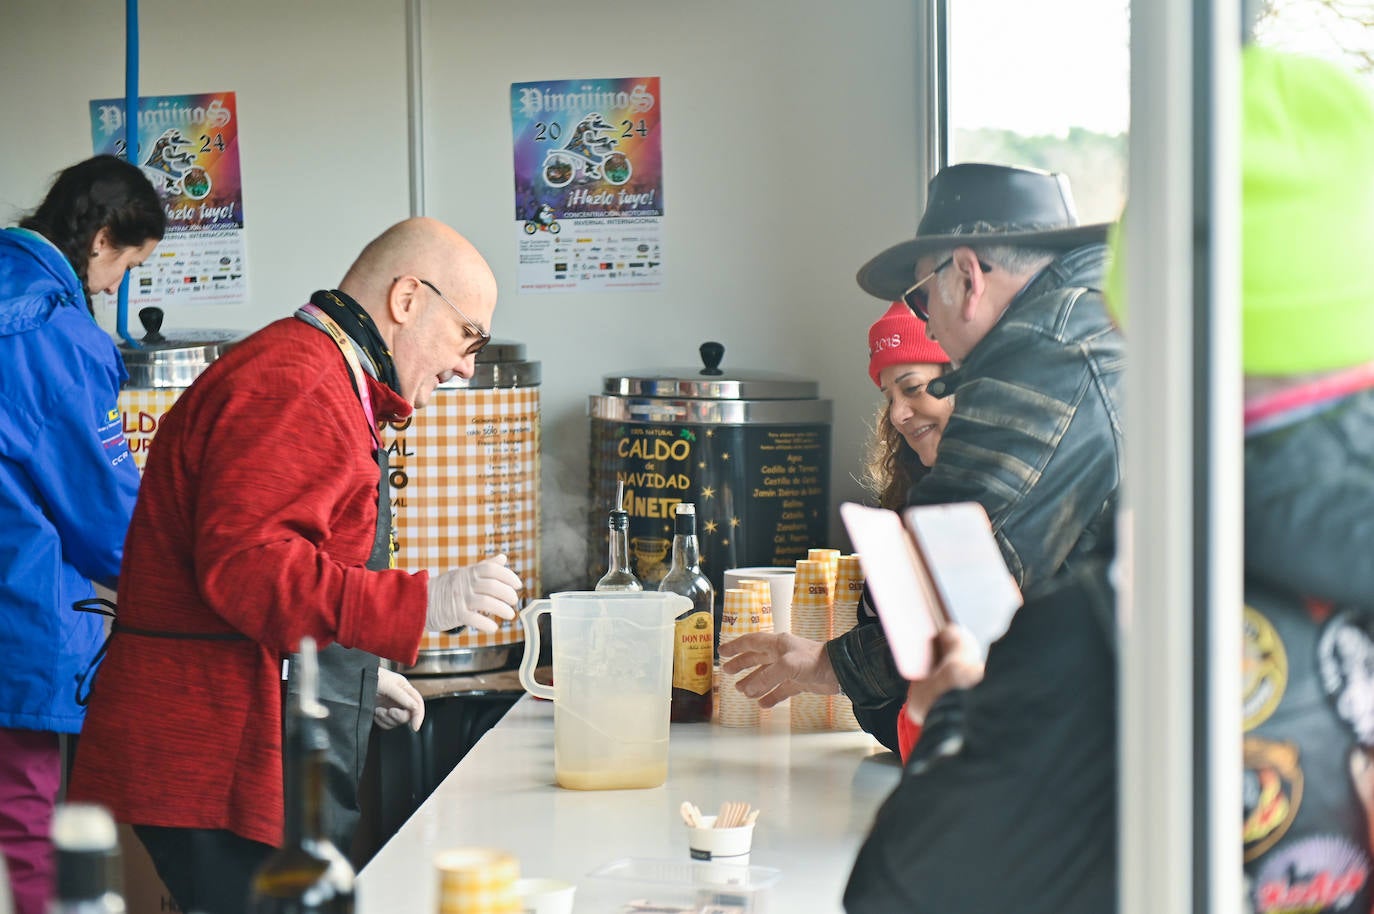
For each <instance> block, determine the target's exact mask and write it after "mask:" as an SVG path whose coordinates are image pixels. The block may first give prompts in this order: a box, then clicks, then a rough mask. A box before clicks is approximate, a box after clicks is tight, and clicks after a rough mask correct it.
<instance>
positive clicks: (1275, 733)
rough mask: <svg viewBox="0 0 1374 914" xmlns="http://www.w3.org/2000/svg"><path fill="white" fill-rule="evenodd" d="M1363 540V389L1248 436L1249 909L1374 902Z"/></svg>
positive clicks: (1371, 518) (1372, 429)
mask: <svg viewBox="0 0 1374 914" xmlns="http://www.w3.org/2000/svg"><path fill="white" fill-rule="evenodd" d="M1371 542H1374V390H1365V391H1362V392H1360V393H1356V394H1353V395H1351V396H1349V397H1346V398H1344V399H1342V400H1340V401H1338V402H1336V403H1333V404H1329V405H1327V406H1326V407H1325V408H1323V409H1319V410H1318V411H1316V412H1315V413H1312V414H1310V415H1305V416H1302V415H1299V416H1298V417H1297V418H1296V421H1291V422H1288V423H1287V424H1285V425H1283V426H1282V427H1280V428H1278V429H1274V430H1270V431H1268V432H1264V433H1260V434H1252V435H1249V436H1248V437H1247V439H1246V443H1245V604H1246V606H1245V620H1244V621H1245V625H1244V628H1245V642H1244V644H1245V666H1244V672H1245V688H1244V693H1243V696H1242V697H1243V700H1244V727H1245V782H1244V788H1245V794H1244V799H1245V827H1244V839H1245V871H1246V875H1247V876H1248V877H1249V883H1250V893H1251V901H1252V904H1253V906H1254V907H1253V909H1254V910H1256V911H1268V910H1279V909H1283V907H1284V905H1285V904H1287V903H1289V902H1291V899H1292V898H1295V897H1299V898H1304V899H1307V900H1306V901H1305V902H1304V904H1306V905H1310V909H1311V910H1318V909H1320V910H1323V911H1327V910H1330V911H1335V910H1342V911H1345V910H1349V911H1367V910H1369V907H1370V903H1371V900H1374V898H1372V897H1371V896H1372V895H1374V893H1372V892H1371V884H1372V883H1374V880H1371V878H1370V876H1371V870H1374V859H1371V848H1370V840H1371V839H1370V830H1371V822H1370V820H1371V814H1374V659H1371V658H1374V562H1371V561H1370V559H1369V551H1370V543H1371ZM1362 797H1363V799H1362ZM1286 900H1287V901H1286Z"/></svg>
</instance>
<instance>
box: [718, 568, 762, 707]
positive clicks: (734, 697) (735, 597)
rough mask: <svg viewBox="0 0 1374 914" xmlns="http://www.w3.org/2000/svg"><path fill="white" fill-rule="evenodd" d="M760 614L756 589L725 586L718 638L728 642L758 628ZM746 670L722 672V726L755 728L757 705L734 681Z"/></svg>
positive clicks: (760, 609)
mask: <svg viewBox="0 0 1374 914" xmlns="http://www.w3.org/2000/svg"><path fill="white" fill-rule="evenodd" d="M762 619H763V613H762V608H761V604H760V601H759V595H758V592H757V591H755V590H752V589H745V588H742V587H727V588H726V589H725V608H724V610H723V611H722V613H721V617H720V640H721V641H722V642H724V641H730V640H733V639H735V638H738V637H739V636H740V635H747V634H750V633H751V632H756V631H761V629H760V627H759V626H760V625H761V623H762ZM747 675H749V671H748V670H745V671H744V672H742V673H726V672H725V671H723V670H722V671H721V683H720V724H721V726H723V727H757V726H758V725H759V704H758V702H756V701H755V700H754V699H752V698H748V697H746V696H745V695H743V694H741V692H740V691H739V689H737V688H735V683H736V682H738V681H739V680H740V679H742V678H744V677H745V676H747Z"/></svg>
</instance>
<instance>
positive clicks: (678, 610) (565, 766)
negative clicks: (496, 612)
mask: <svg viewBox="0 0 1374 914" xmlns="http://www.w3.org/2000/svg"><path fill="white" fill-rule="evenodd" d="M539 603H540V605H536V604H531V605H529V606H527V607H525V608H524V609H523V610H521V611H520V618H521V620H522V621H523V622H524V624H525V633H526V640H525V657H524V659H523V660H522V661H521V664H520V683H521V685H523V686H524V687H525V688H526V690H528V691H529V692H530V693H531V694H533V695H536V696H539V697H542V698H551V699H553V715H554V716H553V723H554V753H553V756H554V757H553V763H554V764H553V769H554V780H555V781H557V782H558V784H559V786H561V787H566V788H570V789H573V790H624V789H630V788H637V787H657V786H658V785H660V784H662V783H663V782H664V781H665V780H666V779H667V777H668V711H669V705H670V694H671V687H672V671H673V626H674V620H675V619H676V618H677V617H678V616H679V615H681V614H682V613H683V612H685V611H686V610H689V609H691V608H692V601H691V600H688V599H687V598H686V597H684V596H681V595H679V594H671V593H655V592H643V591H641V592H639V593H596V592H586V591H581V592H569V593H556V594H554V595H553V598H552V600H551V601H539ZM544 613H548V614H549V616H550V628H551V630H552V635H553V686H552V687H549V686H547V685H544V684H542V683H538V682H536V681H535V680H534V663H535V660H536V658H537V657H538V654H539V628H538V623H537V619H538V616H540V615H542V614H544Z"/></svg>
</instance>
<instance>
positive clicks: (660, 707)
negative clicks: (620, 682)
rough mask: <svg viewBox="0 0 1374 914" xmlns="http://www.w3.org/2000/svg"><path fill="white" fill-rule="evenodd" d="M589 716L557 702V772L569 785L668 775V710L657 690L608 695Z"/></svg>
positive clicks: (606, 786) (657, 780)
mask: <svg viewBox="0 0 1374 914" xmlns="http://www.w3.org/2000/svg"><path fill="white" fill-rule="evenodd" d="M604 705H605V708H604V712H605V713H604V714H602V715H600V717H599V719H598V720H597V721H589V720H587V719H586V718H583V717H581V716H579V715H578V714H577V713H576V712H573V711H570V710H567V709H565V708H563V707H561V706H559V705H558V704H557V703H555V704H554V716H555V718H556V723H555V725H554V744H553V745H554V750H553V751H554V776H555V777H556V779H557V780H558V784H559V786H560V787H567V788H568V789H570V790H629V789H632V788H638V787H657V786H658V785H660V784H662V783H663V782H664V781H665V780H667V778H668V714H667V708H666V706H665V702H664V701H663V699H662V698H661V697H659V696H655V695H620V696H608V697H606V698H605V699H604Z"/></svg>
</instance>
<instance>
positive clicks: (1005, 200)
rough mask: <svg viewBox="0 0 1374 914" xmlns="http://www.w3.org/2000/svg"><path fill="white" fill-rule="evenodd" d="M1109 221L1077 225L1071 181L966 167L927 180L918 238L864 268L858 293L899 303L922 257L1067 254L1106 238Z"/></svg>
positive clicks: (946, 170) (945, 170)
mask: <svg viewBox="0 0 1374 914" xmlns="http://www.w3.org/2000/svg"><path fill="white" fill-rule="evenodd" d="M1109 225H1110V223H1106V222H1102V223H1098V224H1096V225H1079V224H1078V212H1077V210H1076V209H1075V208H1074V205H1073V194H1072V192H1071V191H1070V190H1069V179H1068V178H1067V177H1065V176H1064V175H1062V174H1054V173H1051V172H1048V171H1040V170H1038V169H1034V168H1015V167H1013V166H1010V165H984V164H980V163H973V162H970V163H964V164H960V165H950V166H949V167H947V168H942V169H941V170H940V172H939V174H937V175H936V176H935V177H934V178H932V179H931V181H930V193H929V195H928V197H927V202H926V211H925V213H924V214H923V215H922V216H921V224H920V225H918V226H917V227H916V237H915V238H913V239H912V240H910V241H903V242H902V243H901V244H897V245H893V246H892V247H890V248H888V249H887V250H886V251H883V252H882V253H881V254H879V255H878V256H877V257H874V258H873V259H872V260H870V261H869V262H868V263H866V264H864V265H863V267H862V268H861V269H860V270H859V275H858V280H859V287H860V288H862V289H863V290H864V291H865V292H867V293H868V294H869V295H875V296H877V297H878V298H881V299H883V300H884V301H895V300H896V299H899V298H901V297H902V293H903V292H905V291H906V290H907V289H909V288H911V284H912V283H913V282H915V273H916V260H917V258H919V257H920V256H921V255H922V254H925V253H927V252H929V251H935V250H948V249H949V248H953V247H958V246H959V245H979V244H982V245H1016V246H1020V247H1036V248H1051V249H1054V250H1065V251H1067V250H1069V249H1071V248H1076V247H1079V246H1080V245H1084V244H1092V243H1094V242H1102V241H1106V240H1107V228H1108V226H1109Z"/></svg>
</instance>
